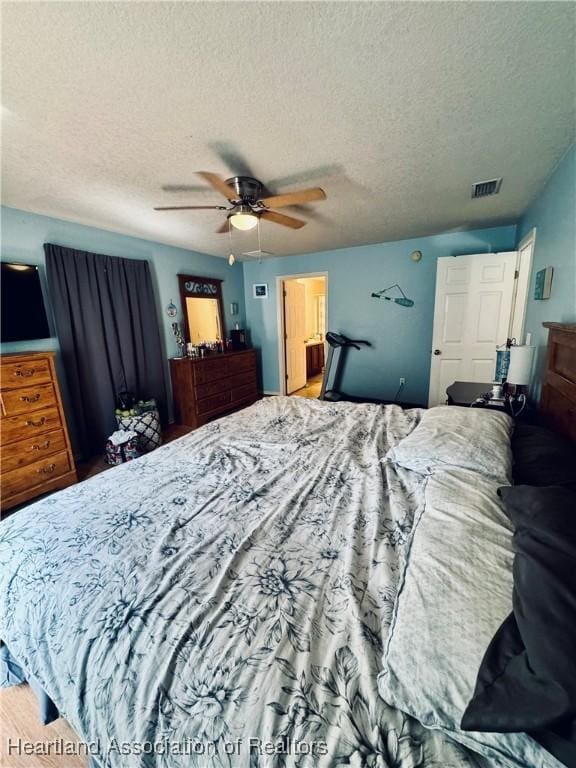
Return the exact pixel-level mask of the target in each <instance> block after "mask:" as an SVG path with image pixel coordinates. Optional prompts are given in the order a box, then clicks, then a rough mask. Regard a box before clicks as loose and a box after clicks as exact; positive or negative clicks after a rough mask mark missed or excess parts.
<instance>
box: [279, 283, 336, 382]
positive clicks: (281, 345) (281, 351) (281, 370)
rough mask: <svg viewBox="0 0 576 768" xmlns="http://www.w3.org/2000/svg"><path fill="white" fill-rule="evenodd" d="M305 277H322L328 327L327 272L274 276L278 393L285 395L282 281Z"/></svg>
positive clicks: (284, 331)
mask: <svg viewBox="0 0 576 768" xmlns="http://www.w3.org/2000/svg"><path fill="white" fill-rule="evenodd" d="M307 277H323V278H324V280H325V285H326V328H328V312H329V307H330V302H329V301H328V272H303V273H300V274H297V275H281V276H278V277H276V297H277V299H278V300H277V302H276V317H277V326H278V374H279V377H280V393H279V394H281V395H286V326H285V323H284V281H285V280H298V279H302V278H307Z"/></svg>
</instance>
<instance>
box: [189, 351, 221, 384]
mask: <svg viewBox="0 0 576 768" xmlns="http://www.w3.org/2000/svg"><path fill="white" fill-rule="evenodd" d="M227 372H228V365H227V361H226V359H225V358H223V357H221V358H215V359H214V360H207V359H205V360H202V361H201V362H200V361H198V362H196V363H194V381H195V383H196V384H204V383H206V382H207V381H216V380H217V379H221V378H223V377H224V376H226V374H227Z"/></svg>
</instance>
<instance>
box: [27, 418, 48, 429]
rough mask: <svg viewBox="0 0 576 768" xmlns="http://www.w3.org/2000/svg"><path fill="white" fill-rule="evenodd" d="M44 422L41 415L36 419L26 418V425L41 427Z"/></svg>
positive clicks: (44, 419)
mask: <svg viewBox="0 0 576 768" xmlns="http://www.w3.org/2000/svg"><path fill="white" fill-rule="evenodd" d="M44 424H46V417H45V416H42V418H41V419H38V421H34V419H28V421H27V422H26V426H27V427H42V426H43V425H44Z"/></svg>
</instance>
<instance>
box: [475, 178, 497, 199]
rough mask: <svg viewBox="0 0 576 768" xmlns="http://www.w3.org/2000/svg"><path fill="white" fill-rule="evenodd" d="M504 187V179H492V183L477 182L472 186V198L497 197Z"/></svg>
mask: <svg viewBox="0 0 576 768" xmlns="http://www.w3.org/2000/svg"><path fill="white" fill-rule="evenodd" d="M501 186H502V179H490V181H477V182H476V183H475V184H472V197H474V198H475V197H490V195H497V194H498V192H500V187H501Z"/></svg>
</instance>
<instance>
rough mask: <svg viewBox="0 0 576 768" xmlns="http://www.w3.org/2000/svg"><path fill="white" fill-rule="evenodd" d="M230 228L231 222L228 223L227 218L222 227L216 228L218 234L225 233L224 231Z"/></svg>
mask: <svg viewBox="0 0 576 768" xmlns="http://www.w3.org/2000/svg"><path fill="white" fill-rule="evenodd" d="M229 229H230V224H229V223H228V219H226V220H225V221H224V224H222V226H221V227H218V229H217V230H216V234H218V235H223V234H224V232H228V230H229Z"/></svg>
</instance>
